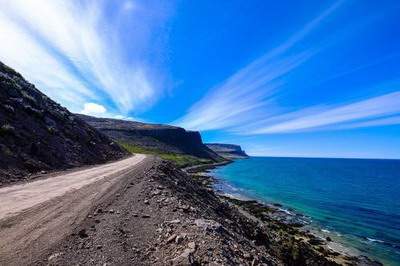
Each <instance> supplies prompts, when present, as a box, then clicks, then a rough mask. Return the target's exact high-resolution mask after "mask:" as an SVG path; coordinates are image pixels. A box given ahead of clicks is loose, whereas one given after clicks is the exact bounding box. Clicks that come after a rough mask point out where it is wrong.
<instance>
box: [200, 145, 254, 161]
mask: <svg viewBox="0 0 400 266" xmlns="http://www.w3.org/2000/svg"><path fill="white" fill-rule="evenodd" d="M206 145H207V147H208V148H210V149H211V150H213V151H214V152H215V153H217V154H218V155H219V156H221V157H223V158H225V159H244V158H248V157H249V156H248V155H247V154H246V152H245V151H243V150H242V148H241V147H240V146H239V145H235V144H221V143H207V144H206Z"/></svg>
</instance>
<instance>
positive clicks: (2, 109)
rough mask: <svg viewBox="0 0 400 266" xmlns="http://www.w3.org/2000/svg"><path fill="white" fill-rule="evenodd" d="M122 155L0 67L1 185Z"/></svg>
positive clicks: (81, 122) (10, 72)
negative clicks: (38, 173)
mask: <svg viewBox="0 0 400 266" xmlns="http://www.w3.org/2000/svg"><path fill="white" fill-rule="evenodd" d="M124 155H126V152H125V151H124V150H123V149H121V148H120V147H119V146H118V145H116V144H115V143H113V142H112V140H110V139H109V138H108V137H107V136H105V135H104V134H102V133H100V132H98V131H96V130H95V129H94V128H92V127H91V126H89V125H88V124H86V123H85V122H84V121H82V120H81V119H79V118H77V117H76V116H75V115H73V114H72V113H70V112H69V111H68V110H67V109H66V108H64V107H62V106H60V105H59V104H57V103H55V102H54V101H52V100H51V99H49V98H48V97H47V96H46V95H44V94H43V93H41V92H40V91H39V90H37V89H36V88H35V86H34V85H32V84H30V83H28V82H27V81H26V80H25V79H24V78H23V77H22V76H21V75H20V74H19V73H17V72H15V71H14V70H13V69H11V68H9V67H7V66H6V65H4V64H3V63H1V62H0V185H1V184H2V183H7V182H10V181H15V180H18V179H21V178H22V177H27V175H29V174H31V173H35V172H39V171H43V170H53V169H64V168H68V167H73V166H80V165H85V164H96V163H102V162H105V161H108V160H114V159H118V158H121V157H123V156H124Z"/></svg>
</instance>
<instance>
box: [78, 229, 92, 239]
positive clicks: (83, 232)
mask: <svg viewBox="0 0 400 266" xmlns="http://www.w3.org/2000/svg"><path fill="white" fill-rule="evenodd" d="M78 236H79V237H80V238H86V237H88V236H89V235H88V234H87V233H86V230H85V229H81V230H80V231H79V232H78Z"/></svg>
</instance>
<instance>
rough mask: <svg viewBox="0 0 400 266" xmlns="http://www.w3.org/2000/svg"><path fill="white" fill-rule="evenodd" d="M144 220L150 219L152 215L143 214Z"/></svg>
mask: <svg viewBox="0 0 400 266" xmlns="http://www.w3.org/2000/svg"><path fill="white" fill-rule="evenodd" d="M142 218H150V215H148V214H143V215H142Z"/></svg>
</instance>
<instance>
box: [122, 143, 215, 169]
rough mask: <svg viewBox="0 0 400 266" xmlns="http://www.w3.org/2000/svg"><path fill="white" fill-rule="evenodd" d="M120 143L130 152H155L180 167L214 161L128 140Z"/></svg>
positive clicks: (154, 153)
mask: <svg viewBox="0 0 400 266" xmlns="http://www.w3.org/2000/svg"><path fill="white" fill-rule="evenodd" d="M118 144H119V145H121V146H122V147H124V148H125V149H126V150H127V151H129V152H130V153H143V154H153V155H157V156H159V157H160V158H162V159H164V160H167V161H171V162H174V163H175V164H176V165H177V166H179V167H182V168H183V167H187V166H192V165H198V164H207V163H212V162H213V161H211V160H209V159H202V158H198V157H195V156H191V155H187V154H179V153H172V152H165V151H162V150H159V149H152V148H147V147H143V146H139V145H135V144H132V143H128V142H118Z"/></svg>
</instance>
